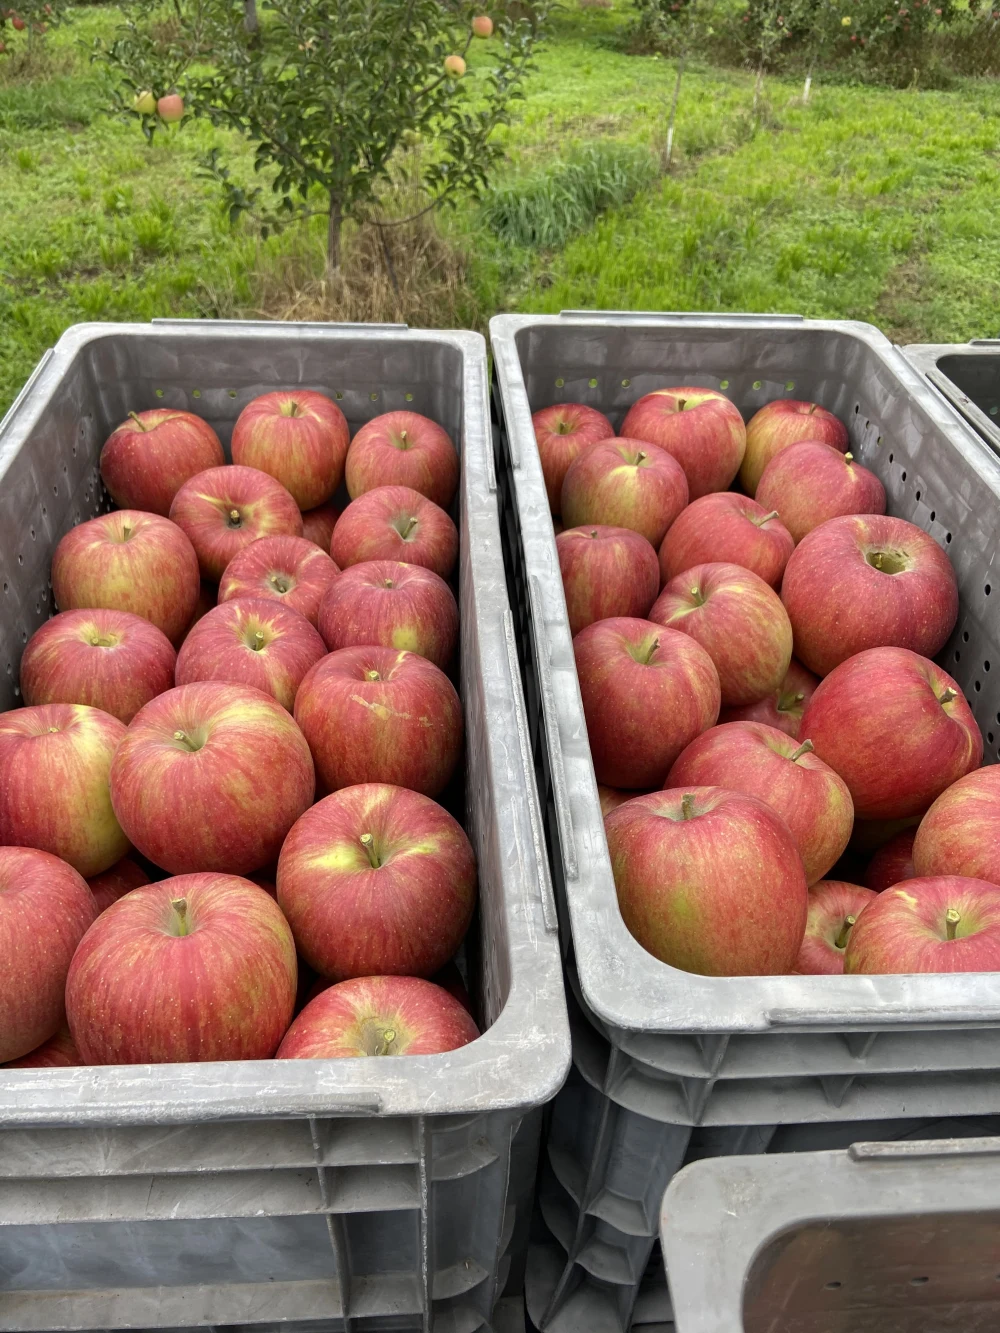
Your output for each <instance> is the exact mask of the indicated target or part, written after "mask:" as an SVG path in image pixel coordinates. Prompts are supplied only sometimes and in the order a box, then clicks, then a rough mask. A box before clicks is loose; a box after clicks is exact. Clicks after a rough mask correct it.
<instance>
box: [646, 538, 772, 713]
mask: <svg viewBox="0 0 1000 1333" xmlns="http://www.w3.org/2000/svg"><path fill="white" fill-rule="evenodd" d="M647 619H649V620H654V621H656V623H657V624H658V625H665V626H666V627H667V629H676V630H680V632H681V633H682V634H689V635H690V636H691V638H692V639H694V640H695V642H696V643H700V644H701V646H702V647H703V648H704V649H705V651H706V652H707V653H708V655H709V657H710V658H711V659H712V661H713V662H714V663H715V669H716V671H718V673H719V684H720V686H721V687H722V702H723V705H724V706H726V707H729V708H733V707H738V706H740V705H744V704H755V703H758V702H759V701H760V700H762V699H765V698H768V697H773V695H774V692H775V691H776V690H777V689H779V687H780V686H781V683H782V681H783V680H784V679H785V675H786V673H787V671H788V667H789V664H790V663H791V660H792V627H791V625H790V624H789V623H788V616H787V615H786V614H785V608H784V607H783V606H782V605H781V599H780V597H779V596H778V594H777V593H776V592H775V591H774V589H773V588H770V587H768V585H767V584H766V583H765V582H764V580H763V579H760V578H758V577H757V575H756V574H754V573H753V572H752V571H751V570H749V569H744V568H742V566H740V565H726V564H709V565H695V567H694V568H693V569H688V570H685V572H684V573H683V574H678V575H677V577H676V578H674V579H671V580H670V582H669V583H668V584H667V586H666V587H665V588H664V589H663V591H662V592H661V593H660V595H659V597H658V598H657V600H656V602H655V604H654V605H653V608H652V610H651V611H650V612H649V615H648V617H647Z"/></svg>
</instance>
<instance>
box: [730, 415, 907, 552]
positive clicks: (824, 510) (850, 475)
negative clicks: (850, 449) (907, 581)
mask: <svg viewBox="0 0 1000 1333" xmlns="http://www.w3.org/2000/svg"><path fill="white" fill-rule="evenodd" d="M755 499H756V500H757V503H758V504H760V505H763V506H764V508H765V509H776V510H777V511H778V513H779V514H780V515H781V521H782V523H784V525H785V527H786V528H787V529H788V531H789V532H790V533H791V534H792V536H793V537H794V538H795V540H796V541H797V542H800V541H801V540H802V538H803V537H804V536H805V535H806V533H807V532H812V530H813V528H818V527H819V525H820V524H821V523H825V522H826V521H827V520H828V519H831V518H839V517H841V515H843V514H884V513H885V487H884V486H883V485H882V483H881V482H880V481H879V479H878V477H876V475H875V473H874V472H869V471H868V469H867V468H866V467H862V466H861V465H860V464H859V463H856V462H855V461H854V455H853V454H852V453H846V454H842V453H841V452H840V450H839V449H834V448H832V447H831V446H830V445H829V444H820V443H819V442H818V441H817V440H803V441H802V442H801V443H800V444H793V445H791V446H790V448H788V449H783V450H782V451H781V453H780V454H775V456H774V457H773V458H772V459H771V461H770V463H768V465H767V467H766V468H765V469H764V472H763V475H762V476H761V479H760V482H759V484H758V486H757V494H756V496H755Z"/></svg>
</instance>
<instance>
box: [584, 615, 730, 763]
mask: <svg viewBox="0 0 1000 1333" xmlns="http://www.w3.org/2000/svg"><path fill="white" fill-rule="evenodd" d="M573 651H574V653H575V655H576V669H577V674H578V676H579V678H580V694H581V696H582V699H583V711H584V715H585V717H586V719H587V735H588V736H589V738H590V750H591V754H592V756H593V760H594V772H595V773H596V774H597V781H598V782H600V783H603V784H604V785H605V786H608V787H639V788H642V787H647V788H648V787H652V786H654V785H657V784H661V783H662V782H663V779H664V778H665V777H666V775H667V772H668V770H669V769H670V765H671V764H672V763H673V762H674V760H675V759H676V758H677V756H678V755H679V754H680V752H681V751H682V750H683V749H684V747H685V746H686V745H689V744H690V743H691V741H693V740H694V738H695V736H698V735H700V734H701V732H703V731H704V730H705V729H706V728H707V727H711V726H714V725H715V722H716V719H717V718H718V716H719V699H720V690H719V673H718V672H717V671H716V669H715V666H714V665H713V663H712V659H711V658H710V657H709V655H708V653H706V652H705V650H704V648H702V647H701V645H700V644H698V643H695V641H694V639H692V638H690V637H689V636H688V635H687V634H680V633H679V632H678V631H677V630H672V629H664V628H663V626H662V625H655V624H653V622H652V621H650V620H635V619H632V618H631V617H629V616H620V617H616V618H615V619H613V620H600V621H598V622H597V624H596V625H588V626H587V628H586V629H585V630H581V632H580V633H579V634H578V635H577V636H576V638H575V639H574V640H573Z"/></svg>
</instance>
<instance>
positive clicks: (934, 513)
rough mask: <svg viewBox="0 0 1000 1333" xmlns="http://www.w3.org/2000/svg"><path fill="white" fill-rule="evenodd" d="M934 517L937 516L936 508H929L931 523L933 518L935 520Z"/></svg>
mask: <svg viewBox="0 0 1000 1333" xmlns="http://www.w3.org/2000/svg"><path fill="white" fill-rule="evenodd" d="M936 518H937V510H936V509H932V510H931V522H932V523H933V522H934V520H935V519H936Z"/></svg>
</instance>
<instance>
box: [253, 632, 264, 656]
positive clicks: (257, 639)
mask: <svg viewBox="0 0 1000 1333" xmlns="http://www.w3.org/2000/svg"><path fill="white" fill-rule="evenodd" d="M251 647H252V648H253V650H254V652H255V653H259V652H260V650H261V649H262V648H263V647H264V631H263V630H262V629H255V630H254V632H253V643H252V644H251Z"/></svg>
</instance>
